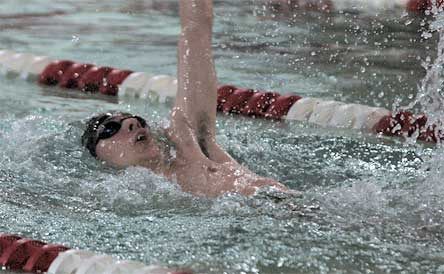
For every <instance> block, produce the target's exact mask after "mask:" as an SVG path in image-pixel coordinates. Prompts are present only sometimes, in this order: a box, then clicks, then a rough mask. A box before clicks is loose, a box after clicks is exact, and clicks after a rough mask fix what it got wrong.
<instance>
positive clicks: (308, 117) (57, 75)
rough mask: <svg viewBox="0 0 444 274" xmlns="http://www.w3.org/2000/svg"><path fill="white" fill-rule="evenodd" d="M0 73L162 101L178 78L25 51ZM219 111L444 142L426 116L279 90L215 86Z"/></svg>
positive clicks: (6, 55) (6, 56)
mask: <svg viewBox="0 0 444 274" xmlns="http://www.w3.org/2000/svg"><path fill="white" fill-rule="evenodd" d="M0 72H2V73H3V74H6V75H16V76H19V77H21V78H23V79H37V80H38V82H39V83H40V84H42V85H50V86H56V85H57V86H59V87H62V88H66V89H72V90H79V91H80V92H87V93H101V94H104V95H109V96H134V97H141V98H150V99H151V100H157V101H159V102H162V103H163V102H165V101H167V99H168V98H174V97H175V95H176V91H177V80H176V78H174V77H172V76H168V75H150V74H147V73H144V72H133V71H131V70H120V69H115V68H111V67H98V66H96V65H93V64H82V63H76V62H74V61H70V60H51V59H50V58H48V57H45V56H34V55H32V54H28V53H15V52H11V51H0ZM217 109H218V110H219V111H221V112H224V113H234V114H240V115H246V116H252V117H257V118H270V119H277V120H297V121H306V122H310V123H313V124H317V125H320V126H325V127H336V128H352V129H358V130H363V131H368V132H373V133H377V134H381V135H386V136H403V137H413V138H416V139H417V140H420V141H426V142H434V143H436V142H438V141H441V140H444V132H443V131H442V129H441V128H438V127H437V126H436V125H428V124H427V117H426V116H424V115H414V114H413V113H411V112H408V111H400V112H398V113H391V111H389V110H387V109H384V108H379V107H370V106H365V105H360V104H345V103H342V102H337V101H326V100H322V99H319V98H310V97H305V98H302V97H301V96H298V95H295V94H290V95H281V94H279V93H277V92H267V91H259V90H253V89H245V88H238V87H236V86H232V85H223V86H220V87H219V88H218V98H217Z"/></svg>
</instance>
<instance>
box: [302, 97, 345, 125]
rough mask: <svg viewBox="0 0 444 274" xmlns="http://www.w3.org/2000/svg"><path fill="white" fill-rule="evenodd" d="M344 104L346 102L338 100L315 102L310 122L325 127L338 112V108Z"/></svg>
mask: <svg viewBox="0 0 444 274" xmlns="http://www.w3.org/2000/svg"><path fill="white" fill-rule="evenodd" d="M342 105H344V103H342V102H338V101H323V102H320V103H318V104H315V105H314V106H313V111H312V113H311V115H310V117H309V118H308V122H310V123H313V124H317V125H320V126H324V127H325V126H327V125H328V122H329V121H330V120H331V118H332V116H333V114H334V113H335V112H336V109H337V108H338V107H340V106H342Z"/></svg>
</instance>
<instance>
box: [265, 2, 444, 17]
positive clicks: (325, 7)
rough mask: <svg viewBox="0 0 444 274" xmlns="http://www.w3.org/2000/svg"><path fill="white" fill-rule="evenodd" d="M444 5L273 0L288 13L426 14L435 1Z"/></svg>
mask: <svg viewBox="0 0 444 274" xmlns="http://www.w3.org/2000/svg"><path fill="white" fill-rule="evenodd" d="M432 1H436V3H437V6H438V7H442V5H443V4H444V0H302V1H301V0H287V1H282V0H271V1H268V2H269V3H270V4H272V6H273V9H276V11H278V12H283V13H288V12H293V11H296V10H303V11H317V12H324V13H329V12H338V11H347V10H351V11H380V10H388V9H397V8H399V9H404V10H406V11H408V12H411V13H414V14H424V13H426V11H428V10H431V9H432V6H433V2H432Z"/></svg>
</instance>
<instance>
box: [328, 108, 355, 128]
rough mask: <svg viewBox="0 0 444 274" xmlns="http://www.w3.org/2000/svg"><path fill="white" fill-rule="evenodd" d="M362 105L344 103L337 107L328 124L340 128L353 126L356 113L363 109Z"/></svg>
mask: <svg viewBox="0 0 444 274" xmlns="http://www.w3.org/2000/svg"><path fill="white" fill-rule="evenodd" d="M362 107H363V106H362V105H358V104H344V105H342V106H338V107H337V108H336V109H335V112H334V113H333V115H332V117H331V119H330V121H329V122H328V126H330V127H338V128H353V126H354V123H355V115H356V113H358V112H360V111H362Z"/></svg>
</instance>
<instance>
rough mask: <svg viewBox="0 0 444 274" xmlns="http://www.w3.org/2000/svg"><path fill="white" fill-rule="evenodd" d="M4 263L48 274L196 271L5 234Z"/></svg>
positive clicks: (1, 238)
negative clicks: (149, 264)
mask: <svg viewBox="0 0 444 274" xmlns="http://www.w3.org/2000/svg"><path fill="white" fill-rule="evenodd" d="M0 265H1V266H3V267H6V269H10V270H15V271H24V272H31V273H42V272H47V273H48V274H192V272H190V271H186V270H174V269H168V268H164V267H161V266H146V265H144V264H142V263H138V262H133V261H120V260H117V259H115V258H113V257H111V256H108V255H98V254H95V253H93V252H90V251H84V250H76V249H70V248H68V247H65V246H63V245H52V244H47V243H44V242H41V241H36V240H31V239H25V238H21V237H19V236H17V235H9V234H1V233H0ZM0 269H1V268H0Z"/></svg>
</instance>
